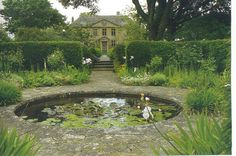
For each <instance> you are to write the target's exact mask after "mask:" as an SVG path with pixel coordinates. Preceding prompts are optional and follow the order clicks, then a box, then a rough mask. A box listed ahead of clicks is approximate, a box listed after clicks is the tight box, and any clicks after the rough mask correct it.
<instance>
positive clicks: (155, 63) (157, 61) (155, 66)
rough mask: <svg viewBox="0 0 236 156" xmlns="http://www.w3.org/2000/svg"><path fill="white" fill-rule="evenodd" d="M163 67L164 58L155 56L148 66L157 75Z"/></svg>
mask: <svg viewBox="0 0 236 156" xmlns="http://www.w3.org/2000/svg"><path fill="white" fill-rule="evenodd" d="M161 65H162V58H161V57H158V56H155V57H153V58H152V60H151V63H150V64H148V65H146V66H147V68H148V69H149V71H150V72H152V73H155V72H158V71H160V69H161Z"/></svg>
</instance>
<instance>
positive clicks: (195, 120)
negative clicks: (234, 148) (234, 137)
mask: <svg viewBox="0 0 236 156" xmlns="http://www.w3.org/2000/svg"><path fill="white" fill-rule="evenodd" d="M191 118H192V119H190V118H187V127H186V128H183V127H182V126H181V125H179V124H176V126H177V128H178V133H177V134H176V133H172V134H167V135H165V139H166V140H168V141H171V143H172V144H171V145H170V146H161V149H162V151H163V152H164V153H165V154H167V155H219V154H231V148H228V147H231V146H230V145H231V142H228V141H229V140H227V139H225V135H226V134H227V135H228V136H230V133H229V131H230V129H231V128H229V127H226V126H225V125H224V124H223V123H222V120H221V121H217V120H215V119H213V118H211V117H209V116H206V115H203V114H201V115H197V116H191Z"/></svg>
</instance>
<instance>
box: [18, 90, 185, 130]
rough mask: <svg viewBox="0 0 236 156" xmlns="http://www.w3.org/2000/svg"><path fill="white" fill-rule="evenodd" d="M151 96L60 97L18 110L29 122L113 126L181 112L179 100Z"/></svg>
mask: <svg viewBox="0 0 236 156" xmlns="http://www.w3.org/2000/svg"><path fill="white" fill-rule="evenodd" d="M149 98H150V100H148V101H145V100H141V99H140V96H139V95H117V94H104V95H80V96H75V97H73V96H71V97H66V98H65V97H63V98H62V97H60V98H58V97H57V98H51V99H45V100H40V101H39V102H33V103H27V104H23V105H21V106H20V107H18V108H17V109H16V111H15V113H16V114H17V115H18V116H20V117H21V118H23V119H24V120H27V121H28V122H34V123H36V122H37V123H41V124H46V125H52V126H59V127H65V128H112V127H128V126H137V125H145V124H150V123H151V122H152V121H155V122H158V121H162V120H166V119H169V118H172V117H174V116H176V115H177V114H178V113H179V112H180V107H179V106H178V105H176V104H172V103H170V102H168V103H164V102H162V101H158V100H157V99H155V98H152V97H149ZM147 106H148V107H151V112H149V113H150V116H149V118H148V119H145V118H144V109H145V107H147ZM151 114H152V115H151ZM152 116H153V117H152Z"/></svg>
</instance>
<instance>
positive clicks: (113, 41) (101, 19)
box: [71, 15, 126, 53]
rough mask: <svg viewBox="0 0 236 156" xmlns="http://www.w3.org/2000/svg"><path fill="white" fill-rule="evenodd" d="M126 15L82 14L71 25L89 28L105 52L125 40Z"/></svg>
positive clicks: (98, 46) (97, 43)
mask: <svg viewBox="0 0 236 156" xmlns="http://www.w3.org/2000/svg"><path fill="white" fill-rule="evenodd" d="M125 18H126V17H125V16H120V15H116V16H98V15H95V16H88V15H82V16H80V17H79V18H78V19H77V20H76V21H74V22H72V24H71V26H72V27H75V28H83V29H87V30H88V31H89V32H90V34H91V36H92V38H93V40H94V42H95V45H96V47H97V48H100V49H101V51H102V52H103V53H106V52H107V51H108V50H109V49H111V48H113V47H115V46H116V45H117V44H121V43H123V42H124V40H125V38H126V31H125V28H124V25H125Z"/></svg>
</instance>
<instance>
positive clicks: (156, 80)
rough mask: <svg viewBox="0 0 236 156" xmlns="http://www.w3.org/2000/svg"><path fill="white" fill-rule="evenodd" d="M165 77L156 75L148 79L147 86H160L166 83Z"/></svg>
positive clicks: (159, 74)
mask: <svg viewBox="0 0 236 156" xmlns="http://www.w3.org/2000/svg"><path fill="white" fill-rule="evenodd" d="M167 81H168V80H167V77H166V76H165V75H164V74H161V73H156V74H154V75H152V76H151V78H150V79H149V84H150V85H154V86H162V85H164V84H166V83H167Z"/></svg>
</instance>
